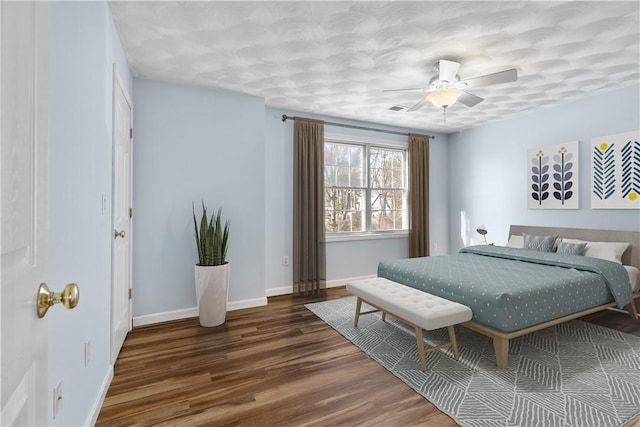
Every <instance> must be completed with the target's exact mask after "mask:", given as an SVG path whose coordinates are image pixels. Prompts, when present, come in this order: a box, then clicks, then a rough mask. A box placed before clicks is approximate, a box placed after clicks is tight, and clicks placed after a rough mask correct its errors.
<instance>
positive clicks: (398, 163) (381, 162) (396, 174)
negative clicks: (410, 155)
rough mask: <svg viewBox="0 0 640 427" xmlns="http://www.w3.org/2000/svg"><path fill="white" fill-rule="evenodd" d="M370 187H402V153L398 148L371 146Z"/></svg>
mask: <svg viewBox="0 0 640 427" xmlns="http://www.w3.org/2000/svg"><path fill="white" fill-rule="evenodd" d="M369 152H370V153H371V155H370V175H369V177H370V179H371V187H372V188H404V178H403V177H404V168H405V165H404V154H403V152H402V151H399V150H391V149H384V148H371V149H370V151H369Z"/></svg>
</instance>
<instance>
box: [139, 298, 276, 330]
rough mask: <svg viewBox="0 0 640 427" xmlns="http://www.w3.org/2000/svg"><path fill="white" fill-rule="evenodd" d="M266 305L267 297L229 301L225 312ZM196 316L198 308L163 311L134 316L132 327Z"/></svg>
mask: <svg viewBox="0 0 640 427" xmlns="http://www.w3.org/2000/svg"><path fill="white" fill-rule="evenodd" d="M263 305H267V297H262V298H253V299H245V300H240V301H231V302H228V303H227V312H229V311H234V310H242V309H243V308H251V307H260V306H263ZM197 316H198V307H191V308H183V309H181V310H174V311H165V312H162V313H153V314H143V315H142V316H134V317H133V319H132V321H133V326H134V327H136V326H144V325H152V324H154V323H162V322H169V321H171V320H180V319H188V318H189V317H197Z"/></svg>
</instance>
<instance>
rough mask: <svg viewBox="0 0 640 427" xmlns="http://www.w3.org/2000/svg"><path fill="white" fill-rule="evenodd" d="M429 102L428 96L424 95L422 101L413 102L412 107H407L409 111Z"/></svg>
mask: <svg viewBox="0 0 640 427" xmlns="http://www.w3.org/2000/svg"><path fill="white" fill-rule="evenodd" d="M427 102H429V101H428V100H427V97H424V99H422V101H420V102H418V103H416V104H413V105H412V106H411V107H409V108H407V112H410V111H416V110H419V109H421V108H422V107H424V104H426V103H427Z"/></svg>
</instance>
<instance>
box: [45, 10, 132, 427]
mask: <svg viewBox="0 0 640 427" xmlns="http://www.w3.org/2000/svg"><path fill="white" fill-rule="evenodd" d="M49 12H50V19H49V35H50V42H49V43H50V44H49V48H50V58H49V61H50V63H49V66H50V69H49V71H50V74H49V77H50V80H49V84H50V106H49V114H50V141H49V143H50V205H49V209H50V240H49V244H50V282H49V286H50V288H51V289H53V290H56V291H60V290H62V288H63V287H64V285H66V284H67V283H69V282H75V283H77V284H78V286H79V288H80V302H79V304H78V306H77V307H76V308H75V309H74V310H64V309H62V308H60V307H56V308H53V309H51V310H50V311H49V313H47V319H49V330H50V332H51V339H50V340H49V384H50V388H49V398H48V402H49V422H48V425H53V426H56V425H57V426H78V425H91V424H92V423H93V422H94V421H95V417H97V415H98V411H99V409H100V404H101V398H102V396H103V393H106V387H108V385H109V380H110V378H111V375H112V366H111V364H110V339H111V332H110V319H111V317H110V316H111V305H110V299H111V240H112V236H113V235H112V232H113V231H112V228H111V185H112V169H111V158H112V151H111V150H112V126H111V121H112V108H111V104H112V81H113V77H112V69H113V68H112V67H113V63H114V62H115V63H116V66H117V68H118V73H119V74H120V76H121V78H122V80H123V82H124V84H125V85H126V86H127V88H128V90H129V92H130V93H131V74H130V72H129V67H128V64H127V61H126V58H125V54H124V51H123V49H122V46H121V43H120V39H119V37H118V34H117V32H116V30H115V27H114V24H113V20H112V18H111V14H110V11H109V7H108V5H107V4H106V3H105V2H51V3H50V4H49ZM103 196H104V197H105V201H106V203H105V208H104V211H103V207H102V198H103ZM85 341H90V342H91V361H90V363H89V364H88V366H87V367H85V366H84V342H85ZM59 381H62V383H63V387H62V389H63V404H62V409H61V411H60V412H59V414H58V416H57V417H56V418H55V419H53V411H52V402H53V395H52V394H53V393H52V390H53V387H54V386H55V385H56V384H57V383H58V382H59Z"/></svg>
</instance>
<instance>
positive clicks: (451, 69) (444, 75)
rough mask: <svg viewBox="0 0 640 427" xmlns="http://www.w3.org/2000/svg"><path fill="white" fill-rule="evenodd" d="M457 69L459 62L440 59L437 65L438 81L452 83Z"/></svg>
mask: <svg viewBox="0 0 640 427" xmlns="http://www.w3.org/2000/svg"><path fill="white" fill-rule="evenodd" d="M458 68H460V63H459V62H453V61H447V60H446V59H441V60H440V63H439V65H438V70H439V71H440V76H439V78H440V80H441V81H446V82H450V83H453V82H454V81H455V80H456V74H458Z"/></svg>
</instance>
